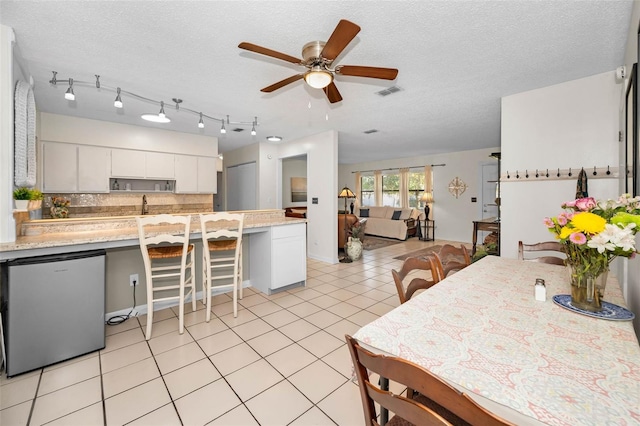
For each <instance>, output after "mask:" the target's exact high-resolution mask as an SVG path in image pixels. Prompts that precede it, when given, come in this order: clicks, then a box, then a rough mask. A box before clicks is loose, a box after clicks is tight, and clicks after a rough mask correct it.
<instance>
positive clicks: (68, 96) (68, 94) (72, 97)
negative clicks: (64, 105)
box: [64, 78, 76, 101]
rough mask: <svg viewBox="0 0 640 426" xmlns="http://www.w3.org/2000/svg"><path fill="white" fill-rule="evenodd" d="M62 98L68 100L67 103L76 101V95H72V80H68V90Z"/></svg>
mask: <svg viewBox="0 0 640 426" xmlns="http://www.w3.org/2000/svg"><path fill="white" fill-rule="evenodd" d="M64 98H65V99H66V100H68V101H75V100H76V95H75V94H74V93H73V79H72V78H70V79H69V88H68V89H67V91H66V92H65V94H64Z"/></svg>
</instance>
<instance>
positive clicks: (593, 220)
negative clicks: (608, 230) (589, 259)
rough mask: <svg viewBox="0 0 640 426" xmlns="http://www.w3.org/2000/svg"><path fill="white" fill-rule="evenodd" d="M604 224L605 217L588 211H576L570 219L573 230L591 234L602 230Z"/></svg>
mask: <svg viewBox="0 0 640 426" xmlns="http://www.w3.org/2000/svg"><path fill="white" fill-rule="evenodd" d="M606 224H607V221H606V219H605V218H603V217H600V216H598V215H597V214H594V213H590V212H581V213H576V214H575V215H574V216H573V219H571V225H572V226H573V228H574V229H575V230H579V231H582V232H584V233H587V234H592V235H593V234H598V233H600V232H602V231H604V226H605V225H606Z"/></svg>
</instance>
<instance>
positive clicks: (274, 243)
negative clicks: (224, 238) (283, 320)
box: [249, 223, 307, 294]
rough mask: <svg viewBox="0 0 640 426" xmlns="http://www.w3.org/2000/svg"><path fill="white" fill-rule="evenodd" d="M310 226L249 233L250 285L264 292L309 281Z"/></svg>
mask: <svg viewBox="0 0 640 426" xmlns="http://www.w3.org/2000/svg"><path fill="white" fill-rule="evenodd" d="M306 235H307V224H306V223H295V224H292V225H281V226H272V227H271V228H270V230H269V231H267V232H256V233H254V234H250V237H249V238H250V250H251V265H250V268H251V273H250V279H251V286H252V287H255V288H256V289H258V290H260V291H261V292H263V293H266V294H271V292H272V291H273V290H276V289H279V288H281V287H286V286H289V285H292V284H298V283H304V282H305V281H306V279H307V237H306Z"/></svg>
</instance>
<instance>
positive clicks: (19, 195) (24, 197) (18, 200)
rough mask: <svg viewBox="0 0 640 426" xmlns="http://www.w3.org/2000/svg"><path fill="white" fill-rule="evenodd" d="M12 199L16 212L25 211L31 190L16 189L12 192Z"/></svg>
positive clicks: (25, 188) (22, 187) (24, 188)
mask: <svg viewBox="0 0 640 426" xmlns="http://www.w3.org/2000/svg"><path fill="white" fill-rule="evenodd" d="M13 199H14V200H15V204H16V210H27V207H28V206H29V200H30V199H31V190H30V189H29V188H27V187H25V186H21V187H20V188H16V189H14V190H13Z"/></svg>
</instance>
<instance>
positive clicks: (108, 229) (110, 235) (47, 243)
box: [0, 210, 307, 252]
mask: <svg viewBox="0 0 640 426" xmlns="http://www.w3.org/2000/svg"><path fill="white" fill-rule="evenodd" d="M243 213H245V223H244V228H245V229H252V228H263V227H269V226H278V225H290V224H294V223H306V221H307V220H306V219H298V218H290V217H285V216H284V211H283V210H252V211H245V212H243ZM135 218H136V216H112V217H99V218H82V219H54V220H35V221H30V222H25V223H23V225H22V232H23V235H21V236H18V237H17V239H16V241H15V242H9V243H0V252H8V251H18V250H30V249H43V248H50V247H61V246H72V245H80V244H91V243H113V242H118V241H130V240H135V241H137V240H138V228H137V224H136V219H135ZM191 218H192V220H191V227H190V233H191V234H199V233H200V219H199V216H198V213H195V214H192V215H191ZM136 244H137V243H136Z"/></svg>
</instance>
